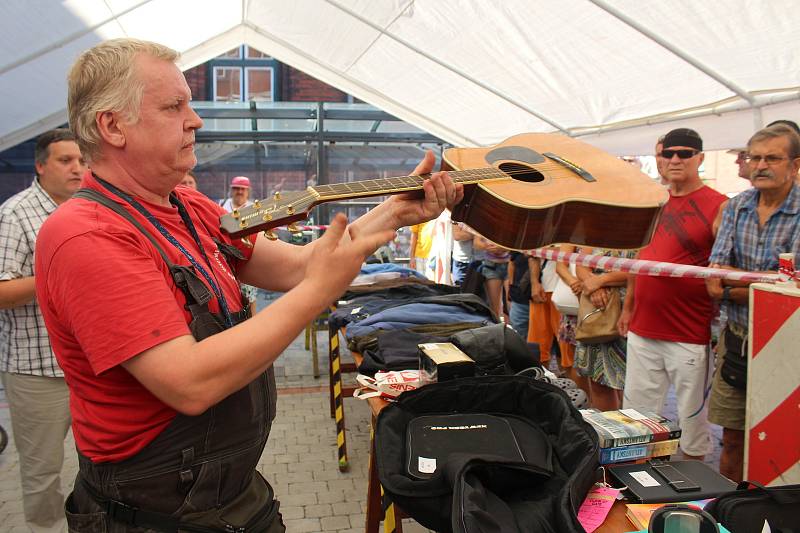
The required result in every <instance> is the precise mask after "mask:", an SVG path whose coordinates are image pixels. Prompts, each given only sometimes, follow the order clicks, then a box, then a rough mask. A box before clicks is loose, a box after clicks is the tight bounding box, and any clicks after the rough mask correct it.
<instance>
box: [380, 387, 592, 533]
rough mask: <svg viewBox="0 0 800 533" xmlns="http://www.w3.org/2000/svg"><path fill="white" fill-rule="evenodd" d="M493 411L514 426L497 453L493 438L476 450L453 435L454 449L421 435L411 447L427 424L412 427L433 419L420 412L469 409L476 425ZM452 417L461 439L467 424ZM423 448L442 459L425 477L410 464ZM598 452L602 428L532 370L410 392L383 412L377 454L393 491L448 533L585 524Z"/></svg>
mask: <svg viewBox="0 0 800 533" xmlns="http://www.w3.org/2000/svg"><path fill="white" fill-rule="evenodd" d="M487 414H488V415H491V417H493V418H492V420H494V423H496V424H499V425H500V427H504V428H505V429H504V430H503V431H502V432H500V431H496V433H497V438H498V439H500V438H502V439H503V440H504V445H502V446H500V445H496V446H494V447H492V448H491V450H490V451H489V452H488V453H487V450H486V447H485V446H484V447H481V446H476V447H474V448H472V449H471V450H470V449H469V448H464V446H463V442H453V444H452V445H451V446H453V449H452V450H451V451H452V452H453V453H450V454H449V455H448V454H446V453H443V452H442V450H443V449H444V448H445V446H446V445H445V444H441V442H440V443H438V444H436V445H435V448H436V450H437V451H435V452H434V451H430V452H424V451H422V452H420V451H419V450H421V449H422V450H424V449H426V448H424V446H423V447H422V448H420V447H417V448H414V447H413V446H414V444H413V443H412V444H411V448H409V431H411V433H410V434H411V435H417V436H419V435H420V431H421V430H420V428H419V427H417V429H416V430H414V429H412V430H409V427H410V426H412V425H414V424H418V425H421V426H424V424H422V423H421V422H419V420H420V417H425V416H427V415H446V416H447V417H449V418H448V422H451V423H452V422H456V421H457V420H458V419H459V418H458V417H461V420H462V421H464V422H465V423H464V424H461V425H463V426H466V427H467V428H469V426H472V425H475V424H474V423H473V422H475V421H476V420H479V418H474V417H473V415H487ZM415 420H416V421H417V422H415ZM478 424H480V422H478ZM442 425H444V424H442ZM452 425H455V426H456V430H454V431H453V432H452V433H454V434H456V436H455V437H454V439H455V440H458V439H459V437H458V435H459V434H462V433H461V431H460V430H458V426H459V424H457V423H456V424H451V426H452ZM486 425H487V426H489V425H490V424H488V423H487V424H486ZM415 431H416V433H415ZM464 434H465V433H464ZM501 435H502V436H501ZM437 438H441V437H437ZM462 438H463V437H462ZM412 440H413V439H412ZM512 441H515V442H516V446H518V453H517V454H516V456H515V455H514V453H513V448H514V444H513V442H512ZM498 444H499V443H498ZM427 449H428V450H431V449H432V448H431V445H430V443H429V445H428V447H427ZM410 450H417V452H416V453H417V455H415V454H414V452H413V451H410ZM503 450H504V451H503ZM424 453H431V454H434V453H435V454H436V457H435V459H436V465H435V466H436V468H435V469H434V471H433V472H427V473H428V474H432V475H430V476H429V477H427V478H422V479H420V476H419V473H417V475H411V474H410V473H409V467H410V466H411V467H414V466H417V467H418V466H419V457H420V456H422V457H424V455H422V454H424ZM598 456H599V444H598V437H597V433H596V432H595V431H594V429H593V428H592V426H590V425H589V424H588V423H586V422H585V421H584V420H583V417H582V416H581V415H580V412H579V411H578V410H577V409H575V408H574V407H573V406H572V403H571V402H570V400H569V398H568V397H567V396H566V394H565V393H564V392H563V391H562V390H561V389H559V388H558V387H556V386H554V385H551V384H549V383H544V382H541V381H536V380H533V379H531V378H528V377H524V376H483V377H474V378H464V379H456V380H452V381H444V382H440V383H432V384H429V385H426V386H424V387H421V388H419V389H417V390H413V391H409V392H405V393H403V394H402V395H400V396H399V398H398V400H397V401H396V402H394V403H392V404H390V405H389V406H387V407H386V408H384V409H383V410H382V411H381V413H380V414H379V415H378V420H377V424H376V429H375V461H376V465H377V468H378V476H379V479H380V482H381V485H382V486H383V489H384V493H385V495H386V497H388V498H389V499H390V500H391V501H393V502H394V503H396V504H397V505H398V507H400V508H401V509H402V510H403V511H404V512H405V513H406V514H408V515H409V516H411V517H412V518H414V519H415V520H416V521H417V522H419V523H420V524H421V525H423V526H424V527H427V528H429V529H433V530H435V531H439V532H442V533H447V532H450V531H454V532H464V533H466V532H468V533H481V532H490V531H491V532H497V531H503V532H508V533H523V532H524V533H534V532H543V533H579V532H583V528H582V527H581V525H580V524H579V522H578V519H577V510H578V508H579V507H580V505H581V503H582V502H583V500H584V498H585V497H586V494H587V492H588V491H589V489H590V488H591V486H592V485H593V483H594V481H595V479H596V471H597V468H598ZM520 458H521V459H520ZM410 459H411V460H412V463H409V460H410ZM415 463H416V464H415Z"/></svg>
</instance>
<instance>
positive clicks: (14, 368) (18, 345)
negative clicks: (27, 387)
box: [0, 178, 64, 377]
mask: <svg viewBox="0 0 800 533" xmlns="http://www.w3.org/2000/svg"><path fill="white" fill-rule="evenodd" d="M56 207H57V206H56V203H55V202H54V201H53V199H52V198H50V196H48V194H47V193H46V192H45V191H44V189H42V187H41V186H40V185H39V180H38V179H37V178H34V180H33V183H32V184H31V186H30V187H28V188H27V189H25V190H24V191H22V192H20V193H17V194H15V195H14V196H12V197H11V198H9V199H8V200H6V202H5V203H3V205H1V206H0V282H2V281H7V280H12V279H18V278H25V277H29V276H33V250H34V248H35V246H36V236H37V235H38V234H39V228H41V227H42V224H43V223H44V221H45V219H46V218H47V217H48V215H50V214H51V213H52V212H53V211H55V210H56ZM0 372H10V373H14V374H27V375H33V376H47V377H62V376H63V375H64V374H63V372H62V371H61V368H59V366H58V363H56V359H55V357H54V356H53V350H52V348H51V347H50V339H49V337H48V336H47V329H45V325H44V319H43V318H42V313H41V310H40V309H39V304H37V303H36V300H35V299H34V300H33V301H31V302H29V303H27V304H25V305H21V306H19V307H14V308H13V309H1V310H0Z"/></svg>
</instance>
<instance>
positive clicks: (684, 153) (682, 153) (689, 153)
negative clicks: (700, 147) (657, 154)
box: [661, 149, 700, 159]
mask: <svg viewBox="0 0 800 533" xmlns="http://www.w3.org/2000/svg"><path fill="white" fill-rule="evenodd" d="M699 153H700V152H698V151H697V150H670V149H665V150H661V157H664V158H666V159H672V158H673V157H674V156H676V155H677V156H678V157H679V158H680V159H689V158H690V157H694V156H696V155H697V154H699Z"/></svg>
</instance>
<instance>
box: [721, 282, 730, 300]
mask: <svg viewBox="0 0 800 533" xmlns="http://www.w3.org/2000/svg"><path fill="white" fill-rule="evenodd" d="M732 288H733V287H731V286H730V285H725V286H724V287H722V296H721V297H720V300H721V301H723V302H730V301H731V289H732Z"/></svg>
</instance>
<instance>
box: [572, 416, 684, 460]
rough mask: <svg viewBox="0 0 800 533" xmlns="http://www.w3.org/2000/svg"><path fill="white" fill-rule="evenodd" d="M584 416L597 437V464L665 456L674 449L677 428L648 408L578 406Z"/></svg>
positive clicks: (679, 434) (677, 437) (673, 451)
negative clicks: (638, 409) (590, 407)
mask: <svg viewBox="0 0 800 533" xmlns="http://www.w3.org/2000/svg"><path fill="white" fill-rule="evenodd" d="M581 414H582V415H583V418H584V420H586V421H587V422H588V423H589V424H591V425H592V426H593V427H594V429H595V431H597V435H598V437H599V438H600V464H603V465H605V464H612V463H623V462H628V461H637V460H639V459H647V458H650V457H666V456H668V455H672V454H674V453H675V452H677V451H678V441H679V440H680V436H681V428H680V427H678V424H677V423H676V422H673V421H672V420H669V419H667V418H664V417H663V416H660V415H657V414H655V413H651V412H648V411H637V410H635V409H620V410H618V411H598V410H597V409H582V410H581Z"/></svg>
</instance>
